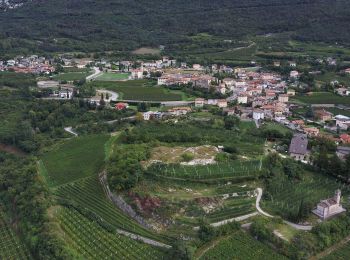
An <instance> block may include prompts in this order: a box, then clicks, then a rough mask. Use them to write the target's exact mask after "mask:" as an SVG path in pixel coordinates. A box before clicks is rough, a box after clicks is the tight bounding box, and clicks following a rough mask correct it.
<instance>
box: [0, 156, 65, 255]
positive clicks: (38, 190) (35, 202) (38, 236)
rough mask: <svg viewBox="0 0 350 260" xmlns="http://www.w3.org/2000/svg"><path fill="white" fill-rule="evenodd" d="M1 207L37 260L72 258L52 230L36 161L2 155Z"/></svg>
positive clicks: (0, 172) (44, 187) (43, 187)
mask: <svg viewBox="0 0 350 260" xmlns="http://www.w3.org/2000/svg"><path fill="white" fill-rule="evenodd" d="M0 205H2V207H3V208H4V209H5V211H6V212H7V213H9V214H8V215H9V216H10V217H11V219H10V221H11V224H12V226H13V227H14V229H15V230H16V231H17V232H18V233H19V234H20V235H21V237H22V238H23V240H24V242H25V243H26V244H27V245H28V247H29V249H30V250H31V252H32V255H33V256H34V258H35V259H69V258H71V257H72V256H71V255H70V253H69V251H67V250H66V249H65V247H64V246H63V241H60V240H58V239H57V238H56V237H55V236H54V234H53V233H52V231H51V229H50V228H49V219H48V216H47V210H48V209H49V207H50V206H51V200H50V195H49V192H48V189H47V187H46V186H45V185H44V183H43V182H42V181H41V180H40V178H39V176H38V174H37V170H36V165H35V160H34V158H24V159H20V158H18V157H13V156H9V155H5V154H3V153H0Z"/></svg>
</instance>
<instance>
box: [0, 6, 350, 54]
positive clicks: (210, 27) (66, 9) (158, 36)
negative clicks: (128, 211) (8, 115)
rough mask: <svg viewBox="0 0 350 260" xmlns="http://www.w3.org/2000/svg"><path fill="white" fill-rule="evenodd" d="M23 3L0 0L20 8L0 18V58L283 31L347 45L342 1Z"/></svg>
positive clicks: (349, 35) (349, 17)
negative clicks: (11, 54)
mask: <svg viewBox="0 0 350 260" xmlns="http://www.w3.org/2000/svg"><path fill="white" fill-rule="evenodd" d="M0 1H1V2H2V3H3V5H4V3H5V1H4V0H0ZM29 1H30V0H27V1H25V0H6V3H5V5H7V6H11V5H12V6H14V5H16V4H17V5H20V6H21V7H20V8H14V9H13V8H12V9H11V8H8V9H7V10H6V12H0V24H1V25H3V26H0V53H4V52H6V51H9V50H10V51H11V50H13V49H21V48H24V47H25V49H26V50H28V49H33V48H37V49H39V48H40V49H43V50H46V51H72V50H82V51H84V50H85V51H102V50H118V51H124V50H130V49H135V48H137V47H139V46H158V45H159V44H164V45H166V44H168V43H176V42H183V41H186V40H188V36H189V35H195V34H198V33H203V32H205V33H208V34H211V35H217V36H223V37H228V38H241V37H244V36H246V35H252V34H253V35H254V34H266V33H280V32H289V33H291V34H292V35H293V37H295V38H297V39H301V40H312V41H328V42H333V41H338V42H342V43H348V42H350V30H348V25H349V24H350V4H349V1H348V0H293V1H290V0H246V1H241V0H215V1H213V0H190V1H189V0H103V1H98V0H60V1H57V0H46V1H42V0H33V1H31V2H30V3H27V2H29ZM23 3H27V4H25V5H23Z"/></svg>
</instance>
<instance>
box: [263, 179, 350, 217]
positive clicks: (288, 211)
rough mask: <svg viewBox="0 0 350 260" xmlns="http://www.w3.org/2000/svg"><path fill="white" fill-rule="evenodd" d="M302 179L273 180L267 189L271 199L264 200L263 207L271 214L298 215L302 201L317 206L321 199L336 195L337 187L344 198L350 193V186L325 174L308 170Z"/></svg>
mask: <svg viewBox="0 0 350 260" xmlns="http://www.w3.org/2000/svg"><path fill="white" fill-rule="evenodd" d="M302 178H303V179H302V180H301V181H296V180H295V181H291V180H289V179H288V178H275V179H273V180H271V183H269V185H268V187H267V189H266V191H265V190H264V192H265V193H266V194H268V196H269V200H264V199H263V200H262V207H263V208H264V209H266V211H267V212H270V213H271V214H276V215H279V216H282V217H287V216H296V215H297V214H298V210H299V206H300V204H301V202H302V201H307V202H310V203H312V205H314V206H315V207H316V205H317V203H318V202H319V201H320V200H321V199H327V198H329V197H331V196H333V195H334V192H335V190H336V189H338V188H339V189H340V190H341V191H342V195H343V196H344V198H345V197H346V196H347V195H348V194H350V187H349V186H347V185H345V184H343V183H340V182H337V181H336V180H335V179H333V178H330V177H328V176H325V175H321V174H317V173H311V172H306V173H305V175H304V176H302Z"/></svg>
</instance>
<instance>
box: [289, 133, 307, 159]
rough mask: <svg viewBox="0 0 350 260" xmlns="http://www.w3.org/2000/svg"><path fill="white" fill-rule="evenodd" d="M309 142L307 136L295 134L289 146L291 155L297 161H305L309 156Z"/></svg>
mask: <svg viewBox="0 0 350 260" xmlns="http://www.w3.org/2000/svg"><path fill="white" fill-rule="evenodd" d="M307 145H308V140H307V135H305V134H295V135H294V136H293V139H292V141H291V143H290V146H289V154H290V156H291V157H292V158H294V159H295V160H297V161H303V160H305V158H306V156H307V155H308V150H307Z"/></svg>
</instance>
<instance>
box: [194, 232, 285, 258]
mask: <svg viewBox="0 0 350 260" xmlns="http://www.w3.org/2000/svg"><path fill="white" fill-rule="evenodd" d="M197 258H198V259H220V260H221V259H237V260H245V259H249V260H260V259H270V260H280V259H281V260H282V259H287V258H285V257H284V256H282V255H279V254H277V253H275V252H274V251H273V250H272V249H270V248H269V247H267V246H266V245H264V244H262V243H260V242H259V241H257V240H255V239H254V238H252V237H251V236H249V235H248V234H246V233H244V232H243V231H237V232H236V233H234V234H233V235H232V236H229V237H224V238H221V239H220V240H219V241H214V242H212V243H211V244H210V245H208V246H207V247H205V248H202V249H199V251H198V252H197Z"/></svg>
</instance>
